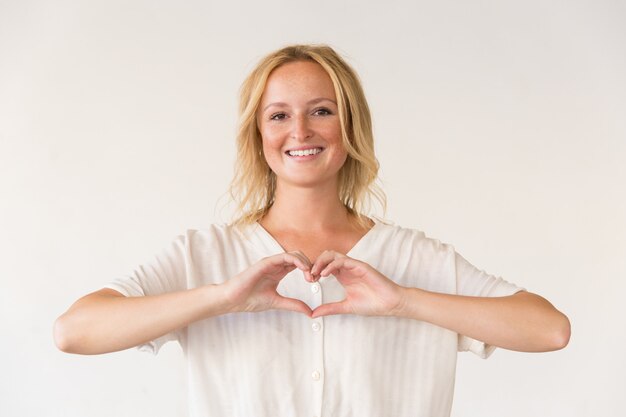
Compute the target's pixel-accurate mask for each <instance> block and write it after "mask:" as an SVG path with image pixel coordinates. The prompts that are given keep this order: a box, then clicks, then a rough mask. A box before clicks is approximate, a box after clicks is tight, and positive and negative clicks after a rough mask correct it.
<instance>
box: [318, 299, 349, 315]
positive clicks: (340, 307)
mask: <svg viewBox="0 0 626 417" xmlns="http://www.w3.org/2000/svg"><path fill="white" fill-rule="evenodd" d="M349 313H351V311H350V309H349V308H348V305H347V304H346V302H345V300H344V301H339V302H337V303H328V304H322V305H321V306H319V307H317V308H316V309H315V310H313V314H312V315H311V318H316V317H321V316H330V315H332V314H349Z"/></svg>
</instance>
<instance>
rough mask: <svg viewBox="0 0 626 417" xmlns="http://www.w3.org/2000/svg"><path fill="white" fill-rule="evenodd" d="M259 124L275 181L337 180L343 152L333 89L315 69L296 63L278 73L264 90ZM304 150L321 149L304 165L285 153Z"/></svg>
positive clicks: (316, 66) (323, 73)
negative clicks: (291, 150) (297, 149)
mask: <svg viewBox="0 0 626 417" xmlns="http://www.w3.org/2000/svg"><path fill="white" fill-rule="evenodd" d="M257 125H258V127H259V131H260V132H261V137H262V139H263V153H264V155H265V159H266V160H267V163H268V165H269V166H270V168H271V169H272V171H274V173H276V176H277V180H278V182H284V183H286V184H290V185H299V186H312V185H318V186H319V185H320V183H335V182H336V181H337V173H338V172H339V170H340V169H341V167H342V166H343V164H344V162H345V160H346V158H347V152H346V151H345V149H344V147H343V143H342V140H341V124H340V120H339V113H338V108H337V104H336V97H335V89H334V87H333V83H332V81H331V79H330V77H329V76H328V74H327V73H326V71H325V70H324V69H323V68H322V67H321V66H320V65H319V64H317V63H314V62H308V61H297V62H290V63H288V64H284V65H282V66H280V67H278V68H276V69H275V70H274V71H273V72H272V73H271V74H270V76H269V78H268V81H267V84H266V86H265V91H264V93H263V96H262V98H261V105H260V106H259V112H258V113H257ZM302 146H306V147H322V148H324V150H323V151H322V152H321V153H319V154H317V155H316V156H315V157H314V158H309V159H308V160H303V159H297V158H293V157H290V156H289V155H287V154H285V152H286V151H287V150H290V149H294V148H301V147H302Z"/></svg>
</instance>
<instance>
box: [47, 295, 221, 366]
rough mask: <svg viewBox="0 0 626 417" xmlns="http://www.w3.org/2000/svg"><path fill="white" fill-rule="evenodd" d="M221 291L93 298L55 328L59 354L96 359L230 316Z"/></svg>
mask: <svg viewBox="0 0 626 417" xmlns="http://www.w3.org/2000/svg"><path fill="white" fill-rule="evenodd" d="M221 291H222V289H221V288H220V287H219V286H217V285H210V286H204V287H200V288H196V289H192V290H186V291H178V292H172V293H166V294H161V295H154V296H145V297H124V296H122V295H120V294H119V293H117V292H115V291H113V290H101V291H98V292H96V293H92V294H89V295H87V296H85V297H83V298H81V299H79V300H78V301H76V303H74V304H73V305H72V306H71V307H70V309H69V310H68V311H67V312H66V313H65V314H63V315H62V316H60V317H59V318H58V319H57V320H56V322H55V325H54V338H55V342H56V344H57V346H58V347H59V349H61V350H63V351H65V352H69V353H80V354H98V353H107V352H114V351H118V350H123V349H127V348H130V347H133V346H137V345H140V344H142V343H145V342H148V341H150V340H154V339H156V338H158V337H160V336H163V335H164V334H166V333H168V332H170V331H172V330H175V329H178V328H181V327H185V326H187V325H188V324H190V323H193V322H195V321H197V320H201V319H204V318H208V317H211V316H215V315H219V314H224V313H226V312H228V308H227V306H226V301H225V299H224V297H223V296H222V292H221Z"/></svg>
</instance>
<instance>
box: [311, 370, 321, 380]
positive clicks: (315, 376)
mask: <svg viewBox="0 0 626 417" xmlns="http://www.w3.org/2000/svg"><path fill="white" fill-rule="evenodd" d="M320 376H321V375H320V373H319V372H318V371H313V373H312V374H311V378H313V381H319V379H320Z"/></svg>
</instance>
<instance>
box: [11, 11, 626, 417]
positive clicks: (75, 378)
mask: <svg viewBox="0 0 626 417" xmlns="http://www.w3.org/2000/svg"><path fill="white" fill-rule="evenodd" d="M625 22H626V6H625V3H624V2H622V1H608V0H602V1H599V0H594V1H592V0H589V1H572V0H568V1H551V2H546V1H540V0H530V1H524V2H522V1H501V2H493V1H471V2H470V1H438V2H433V1H409V0H405V1H396V2H393V1H387V2H375V3H374V2H372V3H371V4H366V3H364V2H362V1H356V0H350V1H341V0H332V1H331V0H318V1H315V2H298V1H296V0H291V1H274V0H271V1H260V2H253V1H250V2H243V1H231V2H225V1H221V2H211V1H185V2H180V1H154V0H145V1H119V0H116V1H111V0H108V1H77V0H75V1H33V0H28V1H17V0H16V1H0V192H1V194H0V257H1V260H0V284H1V290H0V330H1V332H0V337H1V338H2V339H1V340H2V343H1V344H0V415H2V416H73V417H74V416H76V417H78V416H81V417H82V416H90V417H92V416H148V415H150V416H155V417H157V416H178V415H184V412H185V410H186V397H185V374H184V372H185V371H184V366H183V365H184V360H183V355H182V353H181V351H180V348H179V347H178V346H177V345H175V344H169V345H167V346H165V347H164V348H163V350H162V351H161V353H160V354H159V355H158V356H151V355H149V354H143V353H140V352H137V351H136V350H129V351H124V352H118V353H114V354H110V355H103V356H91V357H86V356H77V355H68V354H64V353H61V352H59V351H58V350H56V348H55V347H54V344H53V341H52V324H53V321H54V319H55V318H56V317H57V316H58V315H59V314H61V313H62V312H63V311H64V310H65V309H66V308H68V307H69V305H70V304H71V303H72V302H73V301H74V300H75V299H77V298H78V297H80V296H82V295H84V294H86V293H88V292H91V291H94V290H96V289H99V288H100V287H101V286H102V285H104V284H105V283H107V282H109V281H110V280H111V279H113V278H115V277H118V276H123V275H126V274H128V273H130V272H131V271H132V270H133V269H134V268H136V267H137V266H138V265H139V264H141V263H143V262H144V261H147V260H149V259H150V258H151V257H152V256H153V255H154V254H156V253H157V251H159V250H160V249H162V248H163V247H165V245H166V244H168V243H169V242H170V241H171V239H173V237H174V236H176V235H177V234H180V233H182V232H183V231H184V230H185V229H187V228H202V227H205V226H207V225H209V224H211V223H214V222H225V221H228V220H229V219H230V211H229V210H230V209H229V208H228V207H226V208H225V209H224V208H222V207H224V205H225V203H226V202H227V201H228V199H227V197H226V196H225V195H224V193H225V191H226V190H227V186H228V184H229V180H230V178H231V176H232V166H233V162H234V160H235V158H236V155H235V152H234V150H235V146H234V135H235V129H236V126H235V123H236V117H237V116H236V97H237V91H238V88H239V85H240V83H241V81H242V80H243V78H244V76H245V75H246V74H247V72H248V71H249V70H250V69H251V68H252V67H253V65H254V63H255V62H257V60H258V59H259V58H260V57H261V56H263V55H265V54H266V53H268V52H270V51H272V50H274V49H277V48H279V47H281V46H284V45H286V44H289V43H295V42H326V43H329V44H331V45H332V46H334V47H335V48H336V49H337V50H338V51H339V52H341V53H342V54H344V56H345V57H346V59H347V60H348V61H349V62H350V63H351V64H352V65H353V66H354V67H355V68H356V70H357V71H358V72H359V74H360V75H361V77H362V80H363V84H364V87H365V90H366V94H367V96H368V99H369V101H370V105H371V108H372V112H373V117H374V125H375V133H376V141H377V142H376V150H377V154H378V158H379V160H380V163H381V167H382V169H381V182H382V185H383V187H384V189H385V190H386V192H387V195H388V200H389V210H388V212H387V216H386V218H388V219H389V220H392V221H394V222H396V223H397V224H400V225H402V226H405V227H412V228H417V229H420V230H423V231H425V232H426V234H427V235H428V236H431V237H435V238H437V239H440V240H442V241H444V242H447V243H452V244H453V245H454V246H455V248H456V249H457V251H459V253H461V254H462V255H463V256H465V257H466V258H467V259H468V260H470V262H472V263H473V264H474V265H476V266H478V267H479V268H481V269H485V270H486V271H487V272H489V273H492V274H494V275H498V276H502V277H504V278H505V279H507V280H509V281H512V282H514V283H516V284H518V285H521V286H523V287H525V288H527V289H528V290H530V291H533V292H536V293H539V294H541V295H543V296H544V297H546V298H548V299H549V300H550V301H551V302H552V303H553V304H555V306H557V308H559V309H561V310H562V311H564V312H565V313H566V314H567V315H568V316H569V317H570V319H571V322H572V339H571V342H570V345H569V346H568V347H567V348H566V349H565V350H562V351H559V352H553V353H546V354H525V353H517V352H510V351H504V350H498V351H496V352H495V353H494V355H493V356H492V357H491V358H490V359H489V360H487V361H483V360H481V359H479V358H478V357H475V356H474V355H472V354H470V353H463V354H460V355H459V366H458V376H457V385H456V396H455V402H454V407H453V416H458V417H461V416H472V417H473V416H476V417H478V416H480V417H488V416H509V417H516V416H519V417H527V416H567V417H576V416H603V417H604V416H623V415H625V414H624V413H625V412H626V406H625V399H624V397H625V396H624V392H626V383H625V382H624V375H625V374H626V360H625V359H624V358H625V354H624V346H626V331H625V330H626V328H625V325H624V318H625V317H626V311H625V308H624V305H623V303H622V302H621V301H622V299H623V294H624V290H626V284H625V283H624V282H625V278H626V277H625V273H626V255H625V252H626V219H625V217H626V214H625V213H626V186H625V184H626V172H625V169H624V163H625V162H626V122H625V120H626V82H625V80H626V77H625V74H626V53H625V51H626V24H625Z"/></svg>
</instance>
